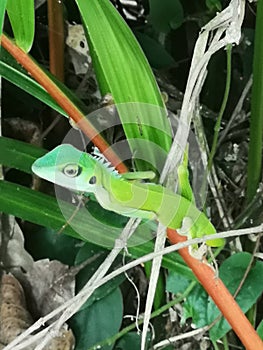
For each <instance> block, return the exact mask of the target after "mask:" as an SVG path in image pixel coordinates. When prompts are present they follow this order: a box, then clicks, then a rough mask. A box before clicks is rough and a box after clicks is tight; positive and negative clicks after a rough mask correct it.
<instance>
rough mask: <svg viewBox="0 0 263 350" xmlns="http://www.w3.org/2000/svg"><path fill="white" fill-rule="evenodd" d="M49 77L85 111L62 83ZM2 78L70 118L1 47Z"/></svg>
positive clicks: (0, 69) (0, 74) (81, 104)
mask: <svg viewBox="0 0 263 350" xmlns="http://www.w3.org/2000/svg"><path fill="white" fill-rule="evenodd" d="M46 74H48V76H49V77H50V78H51V79H52V80H53V81H54V82H55V83H56V84H57V85H58V86H59V88H60V89H61V90H62V91H63V92H64V93H65V94H66V95H67V96H68V98H70V99H71V101H73V102H74V103H75V104H76V105H77V106H79V108H80V109H81V110H83V111H85V108H86V107H85V106H84V105H83V103H82V102H81V101H80V100H79V99H78V98H77V97H76V96H75V95H74V94H73V93H72V92H71V91H70V90H69V89H68V88H67V87H66V86H65V85H63V84H62V83H61V82H59V81H58V80H57V79H56V78H55V77H53V76H52V75H51V74H50V73H48V72H46ZM0 76H2V77H4V78H5V79H6V80H8V81H10V82H11V83H13V84H15V85H16V86H18V87H19V88H21V89H23V90H24V91H26V92H28V93H29V94H31V95H32V96H34V97H36V98H37V99H39V100H40V101H41V102H43V103H45V104H46V105H47V106H49V107H51V108H52V109H54V110H55V111H57V112H58V113H60V114H61V115H63V116H65V117H67V118H68V115H67V113H66V112H65V111H64V110H63V109H62V108H61V107H60V106H59V105H58V104H57V103H56V102H55V101H54V99H53V98H52V97H51V96H50V95H49V94H48V93H47V91H46V90H45V89H44V88H43V87H42V86H41V85H39V84H38V83H37V82H36V81H35V80H34V79H33V78H32V77H31V76H30V75H29V74H28V73H27V72H26V71H25V70H24V69H23V68H22V67H21V66H20V65H19V64H18V63H17V62H16V60H15V59H14V58H13V57H12V56H11V55H10V54H9V53H8V52H7V51H6V50H5V49H4V48H3V47H1V56H0Z"/></svg>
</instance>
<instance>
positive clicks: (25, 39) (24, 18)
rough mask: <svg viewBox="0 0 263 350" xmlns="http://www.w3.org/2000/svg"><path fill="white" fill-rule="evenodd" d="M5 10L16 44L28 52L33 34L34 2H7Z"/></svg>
mask: <svg viewBox="0 0 263 350" xmlns="http://www.w3.org/2000/svg"><path fill="white" fill-rule="evenodd" d="M6 10H7V13H8V17H9V19H10V23H11V26H12V29H13V33H14V37H15V41H16V44H17V45H18V46H19V47H21V49H23V50H24V51H26V52H28V51H30V49H31V47H32V44H33V40H34V33H35V11H34V0H8V1H7V5H6Z"/></svg>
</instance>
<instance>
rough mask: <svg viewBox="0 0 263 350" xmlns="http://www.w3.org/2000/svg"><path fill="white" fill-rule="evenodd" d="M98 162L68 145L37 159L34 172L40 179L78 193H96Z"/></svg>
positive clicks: (33, 167) (33, 168) (33, 166)
mask: <svg viewBox="0 0 263 350" xmlns="http://www.w3.org/2000/svg"><path fill="white" fill-rule="evenodd" d="M97 167H98V164H97V162H96V161H95V160H94V159H93V158H92V157H91V156H89V155H88V154H86V153H84V152H81V151H79V150H78V149H76V148H75V147H73V146H71V145H67V144H63V145H60V146H58V147H56V148H55V149H53V150H52V151H50V152H48V153H47V154H45V155H44V156H43V157H41V158H39V159H37V160H36V161H35V162H34V163H33V165H32V171H33V173H35V174H36V175H38V176H39V177H41V178H43V179H45V180H47V181H50V182H53V183H55V184H57V185H60V186H63V187H66V188H69V189H71V190H74V191H78V192H94V191H95V189H96V185H97V181H98V176H97V174H98V173H99V172H98V171H96V169H97Z"/></svg>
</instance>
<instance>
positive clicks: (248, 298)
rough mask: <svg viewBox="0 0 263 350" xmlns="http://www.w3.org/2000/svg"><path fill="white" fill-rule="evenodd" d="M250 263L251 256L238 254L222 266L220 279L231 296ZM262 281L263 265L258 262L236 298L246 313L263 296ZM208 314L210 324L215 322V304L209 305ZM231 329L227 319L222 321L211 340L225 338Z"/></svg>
mask: <svg viewBox="0 0 263 350" xmlns="http://www.w3.org/2000/svg"><path fill="white" fill-rule="evenodd" d="M250 261H251V254H249V253H238V254H234V255H232V256H231V257H230V258H228V259H227V260H225V261H224V262H223V264H222V265H221V266H220V269H219V271H220V277H221V279H222V281H223V282H224V284H225V286H226V287H227V289H228V290H229V291H230V293H231V294H234V293H235V291H236V289H237V288H238V286H239V284H240V282H241V281H242V279H243V277H244V273H245V272H246V269H247V267H248V265H249V263H250ZM262 281H263V263H262V262H260V261H257V262H256V263H255V265H254V266H253V267H252V269H251V270H250V272H249V274H248V276H247V278H246V280H245V282H244V284H243V286H242V288H241V290H240V292H239V293H238V295H237V297H236V301H237V303H238V305H239V306H240V307H241V309H242V310H243V312H244V313H246V312H247V311H248V310H249V309H250V308H251V306H252V305H253V304H255V302H256V301H257V299H258V298H259V296H260V295H261V293H262V291H263V284H262ZM207 314H208V322H209V323H210V322H212V321H214V320H215V319H216V317H217V316H218V315H219V311H218V309H217V307H216V306H215V304H214V303H212V302H211V303H209V305H208V309H207ZM230 328H231V327H230V325H229V324H228V323H227V321H226V320H225V319H222V320H220V321H219V322H217V323H216V325H215V326H214V327H212V328H211V330H210V337H211V339H212V340H214V341H216V340H217V339H219V338H221V337H222V336H224V335H225V334H226V333H227V332H228V331H229V330H230Z"/></svg>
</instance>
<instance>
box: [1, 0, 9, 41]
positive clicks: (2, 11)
mask: <svg viewBox="0 0 263 350" xmlns="http://www.w3.org/2000/svg"><path fill="white" fill-rule="evenodd" d="M6 2H7V0H1V1H0V36H1V35H2V30H3V24H4V18H5V8H6Z"/></svg>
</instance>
